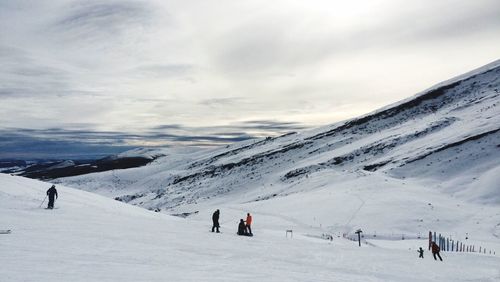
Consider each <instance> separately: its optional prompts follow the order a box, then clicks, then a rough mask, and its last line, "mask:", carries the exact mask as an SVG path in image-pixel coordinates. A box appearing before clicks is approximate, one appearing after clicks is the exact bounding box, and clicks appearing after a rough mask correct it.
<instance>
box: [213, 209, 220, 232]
mask: <svg viewBox="0 0 500 282" xmlns="http://www.w3.org/2000/svg"><path fill="white" fill-rule="evenodd" d="M219 215H220V211H219V210H218V209H217V210H216V211H215V212H214V214H213V215H212V222H213V225H212V232H214V230H215V229H217V233H220V231H219V227H220V225H219Z"/></svg>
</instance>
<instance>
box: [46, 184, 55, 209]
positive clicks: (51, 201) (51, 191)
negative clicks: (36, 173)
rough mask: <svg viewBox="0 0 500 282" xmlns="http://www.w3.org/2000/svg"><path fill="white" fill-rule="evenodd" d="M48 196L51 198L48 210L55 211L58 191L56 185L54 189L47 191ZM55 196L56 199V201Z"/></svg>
mask: <svg viewBox="0 0 500 282" xmlns="http://www.w3.org/2000/svg"><path fill="white" fill-rule="evenodd" d="M47 196H49V204H48V205H47V209H53V208H54V201H55V199H57V190H56V185H52V187H50V188H49V190H47ZM54 196H55V199H54Z"/></svg>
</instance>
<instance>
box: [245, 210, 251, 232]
mask: <svg viewBox="0 0 500 282" xmlns="http://www.w3.org/2000/svg"><path fill="white" fill-rule="evenodd" d="M245 224H246V225H245V228H246V231H247V232H248V234H250V235H252V227H251V225H252V216H251V215H250V213H247V220H246V221H245Z"/></svg>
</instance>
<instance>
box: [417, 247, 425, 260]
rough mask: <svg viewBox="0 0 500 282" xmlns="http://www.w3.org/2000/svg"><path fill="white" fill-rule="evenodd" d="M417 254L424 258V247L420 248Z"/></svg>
mask: <svg viewBox="0 0 500 282" xmlns="http://www.w3.org/2000/svg"><path fill="white" fill-rule="evenodd" d="M417 252H418V257H419V258H424V249H422V247H420V249H418V250H417Z"/></svg>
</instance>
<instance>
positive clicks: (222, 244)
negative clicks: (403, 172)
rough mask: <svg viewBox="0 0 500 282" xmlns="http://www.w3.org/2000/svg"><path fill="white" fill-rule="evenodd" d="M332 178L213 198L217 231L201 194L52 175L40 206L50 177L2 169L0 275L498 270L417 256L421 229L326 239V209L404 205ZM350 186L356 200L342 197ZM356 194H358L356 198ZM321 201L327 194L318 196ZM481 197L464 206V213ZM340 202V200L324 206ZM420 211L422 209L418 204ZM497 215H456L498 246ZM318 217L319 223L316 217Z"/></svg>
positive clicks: (468, 260) (319, 275)
mask: <svg viewBox="0 0 500 282" xmlns="http://www.w3.org/2000/svg"><path fill="white" fill-rule="evenodd" d="M368 177H369V176H368ZM339 178H343V181H340V182H339V183H337V184H338V186H339V189H331V187H330V189H327V188H325V187H324V186H323V185H321V183H315V184H318V185H319V186H320V187H323V188H319V189H313V190H311V191H309V192H307V193H296V194H293V195H290V196H289V197H281V198H275V199H271V200H269V201H259V202H251V203H243V204H236V203H232V204H227V205H222V206H220V207H219V208H220V209H221V225H222V228H221V230H222V233H221V234H216V233H211V232H208V230H209V228H210V225H211V222H210V218H211V213H212V212H213V210H214V207H211V206H206V207H205V208H203V209H200V212H199V213H198V214H196V215H194V216H192V217H188V218H186V219H181V218H178V217H172V216H169V215H166V214H164V213H154V212H151V211H147V210H145V209H142V208H139V207H135V206H132V205H128V204H124V203H121V202H118V201H114V200H111V199H108V198H105V197H102V196H99V195H96V194H92V193H88V192H84V191H80V190H75V189H72V188H69V187H64V186H60V185H58V186H57V188H58V192H59V199H58V200H57V201H56V209H54V210H45V209H42V208H38V206H39V205H40V202H41V200H42V199H43V197H44V193H45V190H46V189H47V188H48V187H50V184H49V183H43V182H39V181H36V180H30V179H25V178H21V177H17V176H10V175H1V174H0V222H1V223H2V225H3V226H2V227H1V228H4V227H8V228H9V229H12V230H13V232H12V234H8V235H0V249H1V250H2V252H1V255H0V265H2V267H1V268H0V277H2V279H1V280H2V281H75V282H77V281H361V280H363V281H498V279H499V278H500V270H499V268H498V265H500V259H499V257H498V256H493V255H484V254H481V255H480V254H474V253H444V254H443V259H444V262H437V261H434V260H433V259H432V258H431V256H430V255H429V253H428V252H427V251H426V254H425V256H426V257H425V259H423V260H420V259H418V258H417V257H418V254H417V252H416V250H415V248H416V247H417V246H423V247H424V248H425V246H426V240H420V241H418V240H417V241H416V240H408V241H392V240H376V241H375V240H370V241H369V243H370V244H363V246H362V247H361V248H360V247H358V246H357V243H355V242H351V241H349V240H346V239H343V238H339V237H337V236H334V238H333V240H332V241H329V240H323V239H320V238H319V237H320V236H321V234H322V233H324V232H327V231H328V230H330V228H333V229H335V228H334V227H332V226H329V225H331V224H332V222H335V221H338V222H342V224H345V223H347V220H346V219H349V218H353V220H352V221H350V223H349V224H352V225H358V224H367V223H371V225H370V226H369V227H368V225H367V228H368V229H370V228H374V227H375V226H377V227H382V226H384V224H385V221H390V220H396V221H397V220H399V219H400V218H402V217H403V216H402V215H398V214H394V218H392V219H385V218H379V217H378V216H375V215H373V214H372V215H371V217H369V218H368V217H367V215H368V214H370V213H371V212H373V211H374V210H377V209H380V207H379V206H378V207H377V206H376V205H384V204H385V203H384V201H380V200H381V199H380V198H382V197H385V196H386V195H388V194H387V193H383V194H382V195H380V194H381V193H379V192H377V191H373V190H374V189H373V188H370V187H364V188H363V187H361V186H366V184H367V182H373V179H364V178H360V179H357V180H355V181H354V183H353V182H352V179H351V180H350V179H349V178H347V177H344V176H342V175H339ZM343 182H345V183H343ZM311 184H313V183H311ZM361 184H363V185H361ZM357 185H360V186H359V187H358V186H357ZM349 187H351V188H352V187H356V189H354V190H352V189H349ZM389 189H390V190H391V194H392V195H393V198H394V199H387V201H388V202H392V201H393V200H399V201H397V202H400V206H399V207H398V209H399V211H400V213H401V214H410V213H412V212H411V211H410V209H408V205H410V204H415V203H413V202H414V201H412V200H411V199H408V198H407V197H405V198H401V197H403V196H406V195H407V194H406V193H404V191H402V190H406V189H409V190H411V191H412V193H414V192H416V191H413V190H414V189H415V187H405V188H404V189H402V188H399V189H397V188H396V187H391V188H389ZM370 190H372V192H371V193H369V194H367V192H369V191H370ZM398 190H399V191H398ZM428 192H429V193H430V195H428V197H429V198H432V199H433V200H436V203H435V205H436V207H435V209H434V211H435V210H438V209H443V210H444V209H445V208H446V207H447V205H448V204H449V203H448V201H450V199H448V198H446V197H445V196H443V195H441V194H439V193H438V192H435V191H434V192H432V191H428ZM341 195H345V196H343V197H341ZM377 195H379V196H377ZM418 195H419V193H415V196H418ZM328 196H330V197H328ZM357 197H359V199H360V201H359V202H355V203H351V204H347V205H346V204H345V203H344V205H343V204H342V201H347V199H348V198H351V199H352V200H353V201H354V199H355V198H357ZM422 198H426V197H425V196H422V195H420V199H417V200H415V201H416V202H417V203H418V202H419V201H421V200H422ZM335 199H337V200H336V201H335ZM361 199H362V200H363V201H364V205H363V207H362V209H361V210H359V209H357V208H358V207H359V205H360V204H361ZM439 200H443V201H445V202H443V203H440V202H439ZM321 201H323V202H324V203H331V204H329V205H325V204H323V205H319V203H321ZM310 203H316V205H310ZM422 204H423V203H422ZM306 207H307V208H306ZM339 207H343V208H342V209H341V208H339ZM483 208H484V207H481V206H470V207H468V208H467V209H468V210H469V212H471V213H472V212H481V211H482V209H483ZM364 209H366V211H364ZM342 210H345V211H344V212H343V213H339V214H337V213H332V212H333V211H342ZM247 211H250V212H252V213H253V215H254V226H253V230H254V233H255V236H254V237H253V238H247V237H240V236H237V235H236V234H235V231H236V225H237V221H238V219H239V218H240V217H242V216H243V215H244V214H245V213H246V212H247ZM482 212H483V213H485V214H486V213H491V210H484V211H482ZM430 213H431V210H429V211H428V212H426V214H427V215H430ZM440 213H441V212H440ZM452 214H453V213H452ZM452 214H450V215H448V214H447V213H446V212H445V213H444V214H443V217H448V216H449V218H448V219H449V220H450V223H451V222H452V221H453V222H455V223H457V222H461V221H460V220H459V216H460V214H455V215H454V216H453V215H452ZM312 215H316V216H315V218H313V217H312ZM336 218H340V219H339V220H337V219H336ZM498 219H499V218H498V217H497V218H495V219H491V220H488V219H485V221H482V222H481V223H480V224H479V226H476V225H474V224H472V223H468V222H462V223H461V225H463V226H462V228H471V229H470V230H473V229H477V234H476V233H474V234H473V235H471V237H473V236H477V237H478V238H485V239H487V240H493V241H492V242H493V243H494V244H496V246H497V247H498V238H497V239H496V241H494V240H495V239H494V237H493V236H492V234H491V233H490V232H491V229H490V228H489V227H490V224H492V223H498ZM329 220H330V222H329ZM321 222H322V223H323V224H324V225H323V227H325V228H326V229H325V228H323V227H320V226H319V223H321ZM413 224H414V223H413V222H409V223H407V224H406V225H407V226H409V225H413ZM450 226H451V224H450ZM444 227H446V228H448V227H449V226H443V229H444ZM477 227H479V228H477ZM286 229H293V230H294V237H293V239H290V238H285V230H286ZM333 229H332V230H333ZM368 229H367V230H368ZM339 230H341V229H339ZM471 240H472V239H471ZM492 242H490V243H492ZM477 243H485V242H480V241H478V242H477Z"/></svg>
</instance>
